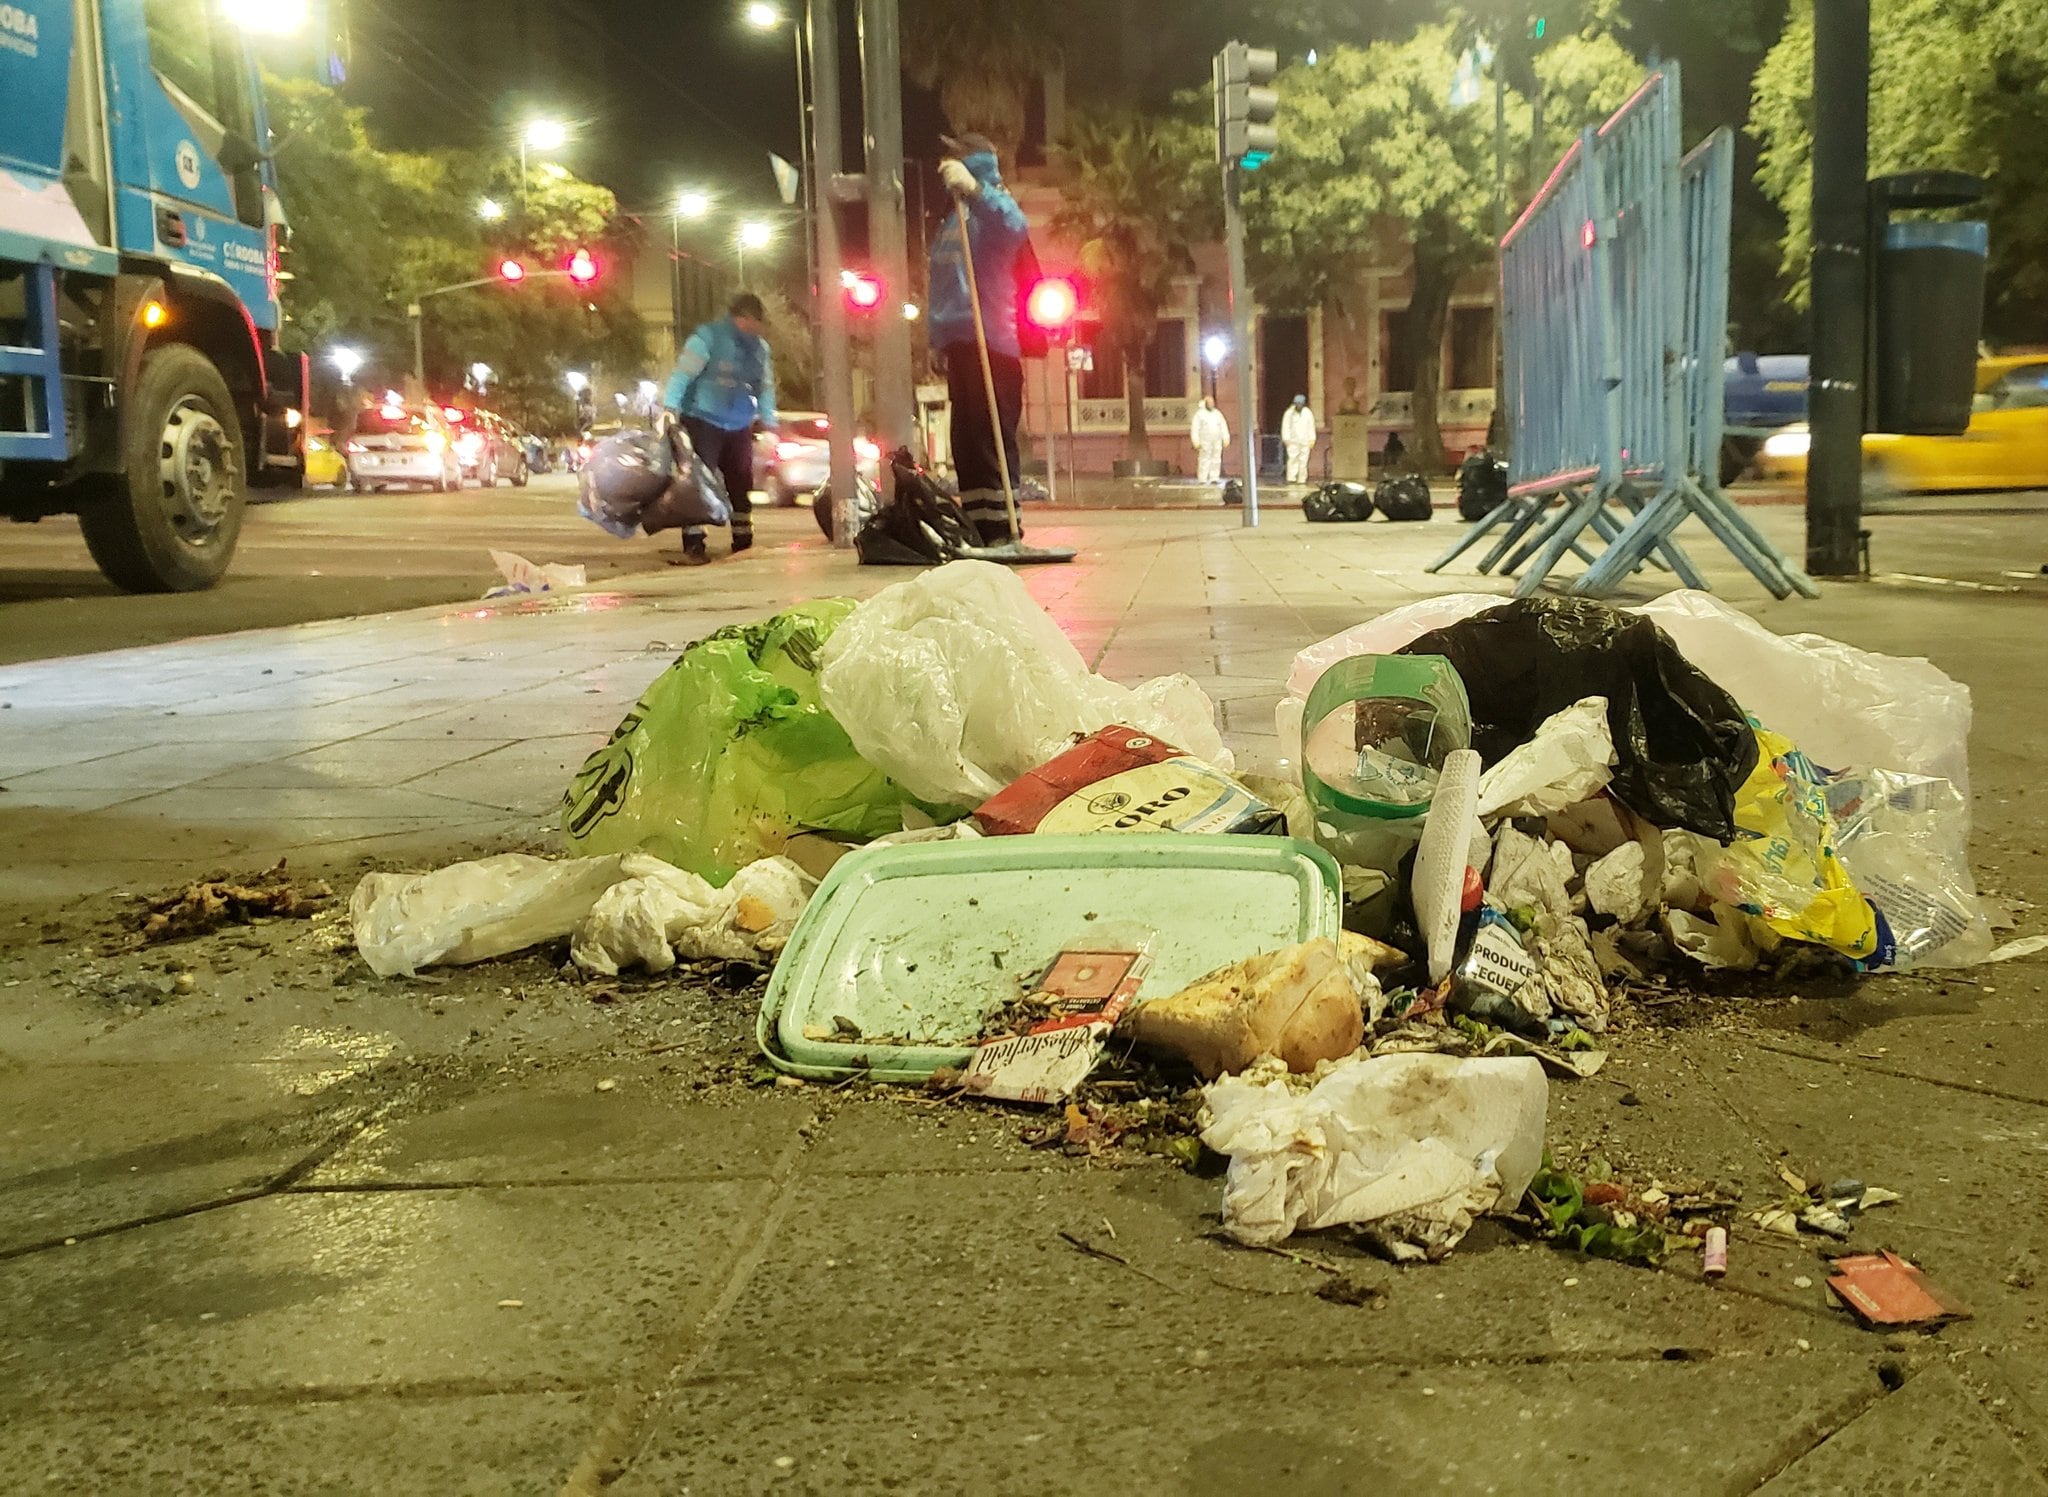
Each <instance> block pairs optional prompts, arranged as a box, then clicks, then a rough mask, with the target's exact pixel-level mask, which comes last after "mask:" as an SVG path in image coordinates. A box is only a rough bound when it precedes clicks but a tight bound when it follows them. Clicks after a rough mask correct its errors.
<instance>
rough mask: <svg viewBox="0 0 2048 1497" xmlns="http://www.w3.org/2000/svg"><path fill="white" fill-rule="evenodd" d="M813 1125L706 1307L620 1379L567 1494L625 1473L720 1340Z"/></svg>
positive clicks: (784, 1201)
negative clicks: (658, 1418)
mask: <svg viewBox="0 0 2048 1497" xmlns="http://www.w3.org/2000/svg"><path fill="white" fill-rule="evenodd" d="M816 1131H817V1130H816V1129H815V1127H813V1128H809V1129H802V1130H799V1131H798V1133H797V1136H796V1137H794V1138H792V1139H791V1140H790V1142H789V1144H788V1146H787V1147H786V1148H785V1149H784V1150H783V1151H782V1154H781V1156H780V1157H779V1158H778V1159H777V1160H776V1163H775V1170H774V1173H773V1175H772V1177H771V1178H773V1179H774V1181H775V1192H774V1194H773V1196H772V1197H771V1198H770V1199H769V1201H768V1203H767V1205H766V1206H765V1207H764V1208H763V1210H762V1212H761V1215H760V1217H759V1219H758V1221H757V1223H756V1225H755V1229H754V1232H753V1235H752V1236H751V1238H749V1239H748V1240H747V1241H746V1242H745V1243H744V1244H743V1245H742V1246H741V1247H740V1249H739V1251H738V1253H737V1254H736V1255H735V1256H734V1259H733V1264H732V1268H731V1269H730V1270H729V1271H728V1272H727V1274H726V1278H725V1284H724V1287H723V1288H721V1289H720V1290H719V1293H718V1297H717V1299H715V1300H713V1301H712V1303H711V1306H710V1308H709V1309H707V1310H706V1311H704V1313H703V1314H701V1315H699V1316H698V1317H697V1318H696V1320H695V1321H694V1322H685V1323H684V1324H682V1325H680V1326H678V1327H677V1328H676V1330H675V1332H674V1333H673V1334H672V1335H670V1336H668V1337H666V1338H664V1339H663V1340H662V1342H661V1343H660V1344H659V1345H657V1346H656V1347H654V1348H653V1350H652V1351H651V1352H649V1354H648V1356H647V1359H646V1361H645V1363H644V1368H645V1372H644V1374H643V1375H642V1376H640V1377H635V1378H632V1379H629V1380H628V1381H626V1382H625V1383H622V1384H621V1385H620V1386H619V1390H618V1396H617V1397H616V1398H615V1399H614V1400H613V1403H612V1407H611V1409H610V1410H609V1411H608V1412H607V1413H606V1415H605V1417H604V1420H603V1422H602V1423H601V1424H600V1425H599V1426H598V1428H597V1431H596V1433H595V1434H593V1435H592V1436H591V1439H590V1443H589V1444H588V1445H586V1446H585V1447H584V1449H583V1453H582V1455H581V1456H580V1457H578V1459H577V1461H576V1464H575V1466H574V1467H573V1468H571V1470H570V1472H569V1475H568V1476H567V1478H566V1479H565V1480H564V1481H563V1483H562V1488H561V1491H562V1497H597V1494H599V1493H602V1492H603V1491H604V1490H605V1489H606V1488H607V1487H609V1486H610V1485H611V1484H612V1483H613V1482H615V1481H617V1480H618V1479H619V1478H620V1477H622V1476H624V1475H625V1474H626V1471H627V1468H628V1467H629V1466H630V1465H631V1464H632V1462H633V1458H634V1457H635V1456H636V1455H638V1454H639V1452H640V1449H641V1447H642V1446H643V1445H644V1444H645V1443H646V1440H647V1437H648V1435H649V1434H650V1433H651V1428H652V1425H653V1421H654V1416H655V1415H656V1414H658V1413H659V1412H660V1411H661V1410H662V1409H663V1408H664V1407H671V1408H672V1407H674V1406H675V1405H674V1402H673V1400H672V1399H671V1397H670V1395H671V1394H672V1393H673V1392H674V1391H675V1390H676V1389H678V1388H681V1387H683V1386H685V1385H686V1384H688V1383H689V1382H690V1381H692V1380H693V1379H694V1378H695V1377H696V1375H697V1370H698V1369H699V1368H700V1367H701V1366H703V1363H704V1359H705V1358H706V1357H707V1356H709V1355H710V1353H711V1349H712V1347H713V1346H715V1345H716V1344H717V1339H718V1328H719V1326H720V1325H722V1324H723V1323H724V1321H725V1318H726V1316H728V1315H730V1314H731V1313H732V1309H733V1306H734V1305H736V1304H738V1303H739V1299H740V1296H741V1295H742V1294H743V1293H745V1292H746V1288H747V1285H748V1284H750V1283H751V1282H752V1281H753V1277H754V1274H755V1273H756V1272H757V1271H758V1270H759V1269H760V1267H761V1264H762V1263H763V1262H765V1261H766V1260H767V1257H768V1250H769V1249H770V1248H771V1247H772V1246H773V1245H774V1242H775V1238H776V1235H777V1234H778V1233H779V1232H780V1231H781V1229H782V1222H783V1219H784V1218H785V1217H787V1216H788V1215H789V1211H790V1207H791V1206H792V1204H793V1203H794V1202H795V1199H796V1188H797V1185H798V1184H799V1182H800V1180H801V1172H800V1170H799V1168H798V1166H799V1164H800V1162H801V1160H802V1158H803V1155H804V1154H805V1152H806V1151H808V1150H809V1148H810V1147H811V1137H810V1135H813V1134H815V1132H816Z"/></svg>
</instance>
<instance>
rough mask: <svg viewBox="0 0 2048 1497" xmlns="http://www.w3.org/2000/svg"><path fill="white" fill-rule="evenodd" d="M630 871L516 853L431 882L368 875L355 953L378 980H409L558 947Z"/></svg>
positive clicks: (615, 863)
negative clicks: (442, 966) (549, 944)
mask: <svg viewBox="0 0 2048 1497" xmlns="http://www.w3.org/2000/svg"><path fill="white" fill-rule="evenodd" d="M626 856H631V855H630V854H629V855H626ZM622 861H623V858H622V857H621V855H619V854H616V853H615V854H612V855H611V856H608V857H602V858H569V859H566V860H556V859H553V858H536V857H532V856H529V855H528V854H526V853H518V852H508V853H500V854H498V855H497V856H496V857H490V858H479V859H477V860H476V861H475V862H471V863H452V864H450V865H449V866H448V867H446V868H440V869H436V870H435V871H434V872H432V873H421V874H403V873H371V874H365V875H364V877H363V881H362V882H361V883H359V884H357V885H356V890H355V893H354V894H353V895H352V896H350V898H349V902H348V913H349V921H350V923H351V924H352V925H353V926H354V929H355V938H356V950H357V951H359V952H361V953H362V956H363V960H364V961H366V962H368V963H369V964H370V970H371V971H372V972H375V973H376V974H377V975H378V976H379V977H401V976H403V977H410V976H412V975H413V973H415V972H417V971H418V970H419V969H420V968H422V967H431V966H433V965H435V964H436V963H446V964H447V965H449V966H456V967H460V966H466V965H467V964H469V963H471V962H482V961H488V960H489V959H490V958H492V957H494V956H506V955H509V954H510V953H512V952H514V951H523V950H525V949H526V948H527V947H528V946H535V945H538V944H539V943H540V942H542V941H555V940H560V939H561V938H562V937H563V936H566V935H568V934H569V933H570V932H571V931H573V930H574V929H575V928H576V926H577V925H578V924H579V923H580V922H581V921H582V919H583V917H584V916H585V915H588V914H589V913H590V908H591V906H592V905H594V904H596V903H597V900H598V896H599V895H601V894H603V893H604V891H605V890H607V889H609V888H610V887H611V886H612V885H613V884H615V883H617V882H618V881H619V880H620V879H622V878H626V877H628V876H629V875H628V874H627V873H626V872H625V871H624V870H623V869H622V868H621V866H620V865H621V863H622ZM645 861H647V862H653V861H656V860H654V859H646V860H645Z"/></svg>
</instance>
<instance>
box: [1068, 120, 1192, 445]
mask: <svg viewBox="0 0 2048 1497" xmlns="http://www.w3.org/2000/svg"><path fill="white" fill-rule="evenodd" d="M1199 137H1200V130H1199V128H1198V127H1196V126H1194V125H1191V124H1189V123H1187V122H1185V121H1183V120H1180V119H1177V118H1161V117H1157V116H1148V115H1139V114H1109V115H1093V116H1081V117H1079V118H1077V119H1076V120H1075V121H1074V122H1073V124H1072V125H1071V127H1070V128H1069V130H1068V132H1067V136H1066V139H1065V140H1064V141H1062V142H1061V143H1060V146H1059V148H1058V150H1057V151H1056V153H1055V157H1054V159H1055V161H1056V163H1057V164H1058V166H1059V167H1060V168H1061V181H1060V196H1061V199H1062V202H1061V206H1060V208H1059V210H1058V212H1056V213H1055V214H1054V215H1053V220H1052V228H1053V232H1054V233H1056V234H1059V235H1060V236H1062V237H1063V238H1065V239H1068V240H1070V241H1072V242H1073V243H1075V244H1078V245H1079V246H1080V247H1081V270H1082V272H1083V274H1084V275H1085V276H1086V277H1087V279H1088V300H1089V303H1090V305H1091V307H1092V308H1093V310H1094V311H1096V312H1097V313H1098V314H1099V315H1100V317H1101V320H1102V336H1103V342H1104V343H1105V344H1106V345H1107V346H1108V348H1109V349H1110V351H1111V352H1112V354H1113V355H1114V356H1116V357H1119V358H1121V359H1122V360H1123V365H1124V400H1125V403H1126V405H1127V408H1128V410H1129V415H1130V421H1129V426H1128V427H1127V428H1126V431H1127V440H1126V443H1125V456H1127V457H1129V458H1132V459H1134V460H1142V459H1145V458H1148V457H1150V456H1151V447H1150V444H1149V442H1148V440H1147V436H1146V430H1145V396H1146V389H1145V352H1146V349H1147V348H1148V347H1149V346H1150V344H1151V342H1152V335H1153V333H1154V331H1155V330H1156V329H1157V328H1158V325H1159V313H1160V309H1161V308H1162V307H1164V306H1165V305H1166V303H1167V302H1168V301H1169V300H1170V299H1171V298H1172V296H1173V283H1174V281H1175V279H1176V278H1177V277H1179V276H1181V275H1184V274H1186V273H1187V272H1188V271H1189V270H1190V269H1191V268H1192V267H1193V263H1194V262H1193V256H1192V255H1191V253H1190V251H1189V243H1190V236H1191V235H1192V234H1194V233H1196V232H1199V228H1200V226H1201V225H1202V224H1203V223H1204V221H1205V218H1204V213H1203V209H1204V207H1205V206H1206V204H1205V203H1204V202H1202V201H1199V200H1198V199H1197V197H1196V194H1195V193H1194V191H1193V180H1194V176H1195V172H1196V171H1197V170H1198V168H1199V165H1200V163H1201V161H1202V158H1203V151H1202V143H1201V140H1200V138H1199Z"/></svg>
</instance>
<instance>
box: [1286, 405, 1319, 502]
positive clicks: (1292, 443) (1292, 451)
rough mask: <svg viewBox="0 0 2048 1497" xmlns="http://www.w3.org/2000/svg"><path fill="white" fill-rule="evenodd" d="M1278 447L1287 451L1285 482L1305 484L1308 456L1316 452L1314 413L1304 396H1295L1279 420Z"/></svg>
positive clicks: (1306, 480)
mask: <svg viewBox="0 0 2048 1497" xmlns="http://www.w3.org/2000/svg"><path fill="white" fill-rule="evenodd" d="M1280 445H1281V446H1282V447H1285V448H1286V449H1287V481H1288V482H1289V483H1307V482H1308V459H1309V454H1310V453H1312V452H1314V451H1315V450H1316V413H1315V412H1314V411H1312V410H1310V409H1309V408H1308V397H1307V396H1306V395H1297V396H1295V397H1294V404H1293V405H1291V406H1289V407H1288V408H1287V414H1286V415H1284V416H1282V417H1281V418H1280Z"/></svg>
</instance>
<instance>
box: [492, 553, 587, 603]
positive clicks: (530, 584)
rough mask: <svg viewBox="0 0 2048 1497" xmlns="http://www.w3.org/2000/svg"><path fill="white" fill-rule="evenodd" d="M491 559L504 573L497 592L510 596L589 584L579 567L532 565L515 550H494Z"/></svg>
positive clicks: (559, 564)
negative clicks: (510, 594) (503, 583)
mask: <svg viewBox="0 0 2048 1497" xmlns="http://www.w3.org/2000/svg"><path fill="white" fill-rule="evenodd" d="M491 560H492V561H493V562H494V563H496V564H497V568H498V570H499V571H500V572H502V573H504V576H505V586H504V588H503V589H499V590H497V591H504V592H513V593H559V592H567V591H570V590H572V589H574V588H579V587H585V586H588V585H589V579H588V576H587V574H586V573H585V572H584V569H583V568H582V567H581V566H566V565H564V564H563V563H561V562H555V561H550V562H545V563H542V562H531V561H528V560H527V559H526V558H525V557H523V556H521V555H520V554H519V553H518V552H517V551H493V552H492V553H491Z"/></svg>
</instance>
